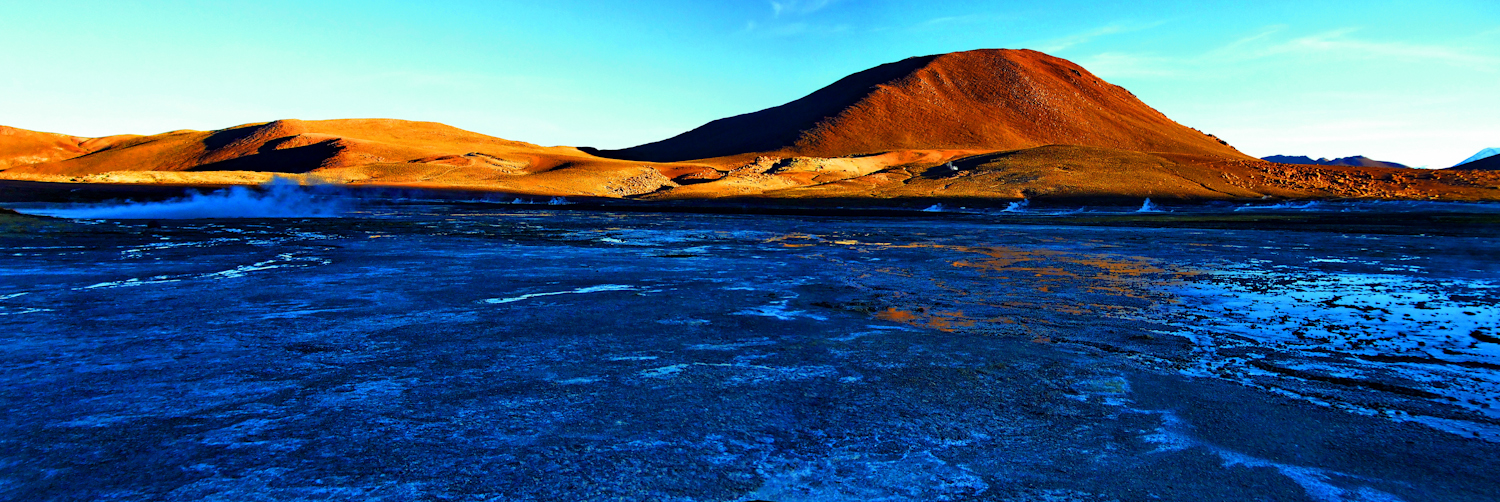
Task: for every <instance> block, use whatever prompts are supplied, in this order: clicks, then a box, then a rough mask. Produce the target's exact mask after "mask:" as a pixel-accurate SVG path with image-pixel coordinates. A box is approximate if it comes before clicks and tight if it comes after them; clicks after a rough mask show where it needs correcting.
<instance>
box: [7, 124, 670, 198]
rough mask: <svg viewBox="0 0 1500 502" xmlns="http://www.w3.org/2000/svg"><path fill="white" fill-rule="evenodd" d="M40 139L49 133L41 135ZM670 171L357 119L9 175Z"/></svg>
mask: <svg viewBox="0 0 1500 502" xmlns="http://www.w3.org/2000/svg"><path fill="white" fill-rule="evenodd" d="M27 132H29V131H27ZM37 134H43V133H31V135H37ZM25 137H30V136H25ZM32 142H35V141H32ZM83 144H85V145H87V144H88V142H87V141H85V142H83ZM49 160H50V159H49ZM686 167H687V168H690V169H691V168H692V166H686ZM662 171H663V170H658V169H656V168H652V167H647V166H643V165H641V163H638V162H625V161H619V160H612V159H601V158H598V157H594V156H592V155H589V154H586V153H583V152H581V151H579V150H577V149H575V148H569V147H542V146H537V145H533V144H530V143H522V142H517V141H508V140H503V139H500V138H494V137H490V136H485V135H482V134H478V133H473V132H469V131H465V130H462V129H458V128H455V127H451V126H447V125H443V124H438V123H433V122H411V121H405V120H391V119H349V120H320V121H302V120H277V121H274V122H267V123H259V124H247V125H242V126H238V127H231V128H228V129H222V130H218V131H173V132H168V133H164V134H157V135H153V136H134V137H127V138H125V139H121V140H116V141H113V142H112V143H110V144H108V145H107V146H104V147H102V148H98V149H95V150H92V151H87V150H82V149H80V151H78V152H77V155H75V156H73V157H71V158H63V159H59V160H50V161H46V162H40V163H32V164H26V165H19V166H16V165H13V166H12V167H10V168H9V169H7V170H5V171H4V172H3V173H0V176H3V177H6V178H10V179H27V180H38V181H63V182H103V183H139V184H151V183H161V184H182V185H192V184H254V183H262V182H265V181H267V180H269V179H270V178H271V177H272V176H273V175H279V176H287V177H291V178H293V179H301V180H305V181H312V182H327V183H343V184H378V185H393V186H411V187H431V188H465V189H485V190H497V191H507V192H513V193H537V194H548V195H550V194H569V195H593V196H603V197H623V196H628V195H635V194H638V193H643V192H650V191H654V190H657V189H659V188H661V187H662V185H663V184H669V183H671V182H670V180H668V179H667V178H665V177H663V175H662V174H661V173H662ZM665 171H668V172H670V169H665Z"/></svg>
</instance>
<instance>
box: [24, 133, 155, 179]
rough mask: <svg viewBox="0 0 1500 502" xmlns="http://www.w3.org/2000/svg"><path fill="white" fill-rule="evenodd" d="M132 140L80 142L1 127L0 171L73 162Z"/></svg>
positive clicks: (52, 134) (115, 138) (68, 137)
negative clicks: (67, 160) (47, 163)
mask: <svg viewBox="0 0 1500 502" xmlns="http://www.w3.org/2000/svg"><path fill="white" fill-rule="evenodd" d="M132 137H134V136H110V137H106V138H81V137H78V136H69V135H66V134H55V133H50V132H37V131H28V130H25V129H17V128H14V127H6V126H0V170H5V169H8V168H11V167H16V166H23V165H27V164H38V163H43V162H53V161H58V160H64V159H70V158H73V157H77V156H79V155H84V154H87V153H89V152H93V151H96V150H99V149H101V148H105V147H108V146H109V145H111V144H113V143H116V142H119V141H123V140H126V139H129V138H132Z"/></svg>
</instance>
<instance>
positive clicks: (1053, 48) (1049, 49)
mask: <svg viewBox="0 0 1500 502" xmlns="http://www.w3.org/2000/svg"><path fill="white" fill-rule="evenodd" d="M1163 24H1166V21H1156V22H1152V23H1143V24H1138V23H1129V22H1119V23H1113V24H1109V25H1106V26H1101V27H1098V28H1094V29H1092V30H1088V31H1084V32H1081V33H1075V34H1073V35H1069V36H1066V37H1062V38H1054V39H1051V40H1043V41H1039V42H1034V43H1030V44H1026V45H1027V46H1029V47H1031V48H1033V49H1035V50H1038V51H1042V52H1046V53H1049V54H1050V53H1055V52H1061V51H1064V50H1067V49H1068V48H1071V47H1074V46H1078V45H1083V44H1086V43H1089V42H1091V41H1093V40H1094V39H1096V38H1100V37H1106V36H1110V35H1118V34H1121V33H1131V32H1137V31H1143V30H1149V29H1151V28H1155V27H1157V26H1161V25H1163Z"/></svg>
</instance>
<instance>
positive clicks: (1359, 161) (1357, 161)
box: [1261, 155, 1407, 168]
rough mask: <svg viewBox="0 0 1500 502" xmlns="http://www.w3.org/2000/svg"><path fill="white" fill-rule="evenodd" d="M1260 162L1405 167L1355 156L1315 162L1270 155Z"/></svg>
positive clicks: (1310, 158) (1298, 156)
mask: <svg viewBox="0 0 1500 502" xmlns="http://www.w3.org/2000/svg"><path fill="white" fill-rule="evenodd" d="M1261 160H1264V161H1268V162H1275V163H1278V164H1301V165H1307V166H1356V167H1399V168H1406V167H1407V166H1405V165H1401V164H1397V163H1395V162H1385V161H1381V160H1375V159H1371V158H1369V157H1365V156H1363V155H1355V156H1353V157H1343V158H1337V159H1326V158H1322V159H1317V160H1313V159H1312V157H1307V156H1305V155H1272V156H1270V157H1261Z"/></svg>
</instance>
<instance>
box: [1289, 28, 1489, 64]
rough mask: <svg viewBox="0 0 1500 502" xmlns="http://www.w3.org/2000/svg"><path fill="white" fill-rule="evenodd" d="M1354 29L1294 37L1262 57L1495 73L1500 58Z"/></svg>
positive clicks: (1460, 48)
mask: <svg viewBox="0 0 1500 502" xmlns="http://www.w3.org/2000/svg"><path fill="white" fill-rule="evenodd" d="M1355 31H1356V30H1354V29H1348V28H1346V29H1341V30H1334V31H1328V32H1324V33H1318V34H1315V35H1310V36H1306V37H1301V38H1296V39H1293V40H1290V41H1287V42H1284V43H1281V44H1278V45H1273V46H1271V47H1267V48H1265V50H1264V51H1263V52H1261V57H1265V56H1274V55H1281V54H1334V55H1339V56H1342V57H1374V58H1396V59H1407V60H1421V61H1435V62H1442V63H1446V64H1450V65H1460V66H1468V67H1473V68H1475V69H1484V70H1487V71H1495V70H1496V69H1497V68H1500V57H1495V56H1490V55H1485V54H1477V53H1474V52H1472V51H1469V50H1466V49H1465V48H1462V47H1452V46H1445V45H1434V44H1413V43H1405V42H1380V41H1374V40H1362V39H1355V38H1351V37H1349V36H1348V35H1350V34H1352V33H1354V32H1355Z"/></svg>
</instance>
